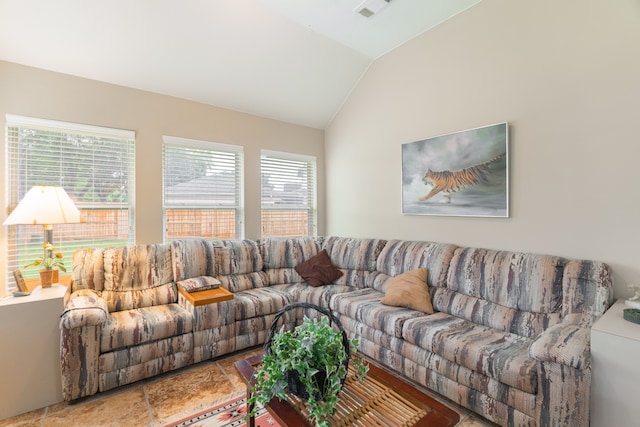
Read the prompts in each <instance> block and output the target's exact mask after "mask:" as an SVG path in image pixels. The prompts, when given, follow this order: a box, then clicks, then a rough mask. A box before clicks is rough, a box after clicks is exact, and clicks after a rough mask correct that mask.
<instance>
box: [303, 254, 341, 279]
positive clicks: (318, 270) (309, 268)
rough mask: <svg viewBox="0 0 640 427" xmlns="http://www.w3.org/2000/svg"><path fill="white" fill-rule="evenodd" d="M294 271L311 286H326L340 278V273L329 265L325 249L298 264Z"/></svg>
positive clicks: (329, 261)
mask: <svg viewBox="0 0 640 427" xmlns="http://www.w3.org/2000/svg"><path fill="white" fill-rule="evenodd" d="M295 270H296V272H297V273H298V274H299V275H300V276H302V278H303V279H304V280H305V282H307V283H308V284H310V285H311V286H322V285H328V284H329V283H331V282H333V281H334V280H338V279H339V278H340V277H342V271H340V270H338V269H337V268H335V267H334V266H333V265H332V264H331V260H330V259H329V254H328V253H327V251H326V250H325V249H323V250H321V251H320V252H318V254H317V255H315V256H313V257H311V258H309V259H308V260H306V261H304V262H301V263H300V264H298V265H297V266H296V267H295Z"/></svg>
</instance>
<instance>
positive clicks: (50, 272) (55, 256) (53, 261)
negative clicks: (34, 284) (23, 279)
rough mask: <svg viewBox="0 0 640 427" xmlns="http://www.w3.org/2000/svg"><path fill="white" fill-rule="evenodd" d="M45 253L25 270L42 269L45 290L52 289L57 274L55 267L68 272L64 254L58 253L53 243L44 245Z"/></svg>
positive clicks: (42, 284) (41, 283)
mask: <svg viewBox="0 0 640 427" xmlns="http://www.w3.org/2000/svg"><path fill="white" fill-rule="evenodd" d="M42 248H43V249H44V253H43V255H42V256H41V257H38V258H36V259H35V260H34V261H33V262H32V263H30V264H27V265H25V266H24V267H23V268H25V269H26V268H29V267H37V266H40V267H42V268H41V269H40V285H41V286H42V287H43V288H50V287H51V284H52V283H53V276H54V273H55V270H54V267H57V268H58V269H60V270H62V271H65V272H66V271H67V269H66V268H65V266H64V262H63V261H62V257H63V255H62V252H56V248H54V247H53V245H52V244H51V243H45V244H44V245H42Z"/></svg>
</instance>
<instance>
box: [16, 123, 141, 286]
mask: <svg viewBox="0 0 640 427" xmlns="http://www.w3.org/2000/svg"><path fill="white" fill-rule="evenodd" d="M6 122H7V126H6V141H7V157H6V170H7V202H8V206H7V214H8V213H9V212H11V211H12V210H13V209H14V208H15V207H16V206H17V205H18V203H19V202H20V200H22V198H23V197H24V195H25V194H26V192H27V191H29V189H30V188H31V187H33V186H34V185H53V186H62V187H63V188H64V189H65V191H66V192H67V194H69V196H70V197H71V199H72V200H73V201H74V203H75V204H76V206H77V207H78V209H79V210H80V212H81V219H82V222H81V223H79V224H56V225H54V226H53V244H54V246H55V247H56V248H57V250H58V251H61V252H62V253H63V255H64V258H63V261H64V263H65V266H66V267H67V271H68V272H69V273H70V271H71V256H72V254H73V252H74V251H75V250H77V249H80V248H84V247H93V248H104V247H109V246H117V245H125V244H133V243H134V240H135V237H134V233H135V229H134V188H135V172H134V163H135V146H134V140H135V133H134V132H132V131H127V130H120V129H111V128H103V127H97V126H90V125H83V124H77V123H67V122H59V121H53V120H44V119H36V118H30V117H22V116H15V115H7V116H6ZM7 233H8V234H7V265H6V266H7V270H6V271H7V283H8V286H9V288H11V287H14V286H15V281H14V279H13V270H14V269H17V268H19V269H23V267H24V266H25V265H26V264H29V263H30V262H32V261H33V260H34V259H36V258H37V257H40V256H42V254H43V248H42V243H43V240H44V233H43V229H42V226H41V225H13V226H9V227H8V229H7ZM22 273H23V275H24V276H25V278H30V277H37V276H38V268H32V269H27V270H23V271H22Z"/></svg>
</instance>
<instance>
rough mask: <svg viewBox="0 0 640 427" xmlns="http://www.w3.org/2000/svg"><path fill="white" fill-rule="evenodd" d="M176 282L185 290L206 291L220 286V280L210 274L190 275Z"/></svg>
mask: <svg viewBox="0 0 640 427" xmlns="http://www.w3.org/2000/svg"><path fill="white" fill-rule="evenodd" d="M176 284H177V285H178V286H179V287H180V288H181V289H182V290H184V291H186V292H198V291H206V290H208V289H215V288H218V287H220V281H219V280H218V279H216V278H215V277H211V276H200V277H192V278H190V279H185V280H180V281H178V282H176Z"/></svg>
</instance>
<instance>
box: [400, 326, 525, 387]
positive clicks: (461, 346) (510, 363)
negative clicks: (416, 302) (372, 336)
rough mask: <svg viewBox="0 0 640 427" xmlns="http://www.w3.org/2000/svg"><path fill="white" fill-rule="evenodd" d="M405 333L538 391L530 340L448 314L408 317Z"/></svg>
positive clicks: (415, 340)
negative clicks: (530, 353) (530, 352)
mask: <svg viewBox="0 0 640 427" xmlns="http://www.w3.org/2000/svg"><path fill="white" fill-rule="evenodd" d="M402 336H403V338H404V339H405V340H406V341H407V342H409V343H411V344H415V345H416V346H418V347H421V348H424V349H425V350H427V351H430V352H432V353H435V354H437V355H439V356H441V357H443V358H444V359H446V360H449V361H451V362H454V363H457V364H459V365H462V366H464V367H466V368H469V369H471V370H473V371H476V372H479V373H481V374H483V375H486V376H488V377H490V378H496V379H497V380H498V381H500V382H502V383H504V384H507V385H510V386H512V387H515V388H517V389H518V390H522V391H524V392H527V393H536V390H537V371H536V366H537V364H536V361H535V360H534V359H533V358H531V357H529V347H530V346H531V344H532V342H533V341H532V340H530V339H527V338H524V337H521V336H518V335H514V334H510V333H507V332H503V331H499V330H497V329H493V328H490V327H487V326H483V325H477V324H475V323H472V322H469V321H467V320H464V319H460V318H458V317H454V316H451V315H449V314H446V313H435V314H432V315H430V316H423V317H420V318H415V319H408V320H407V321H405V322H404V328H403V331H402Z"/></svg>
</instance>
